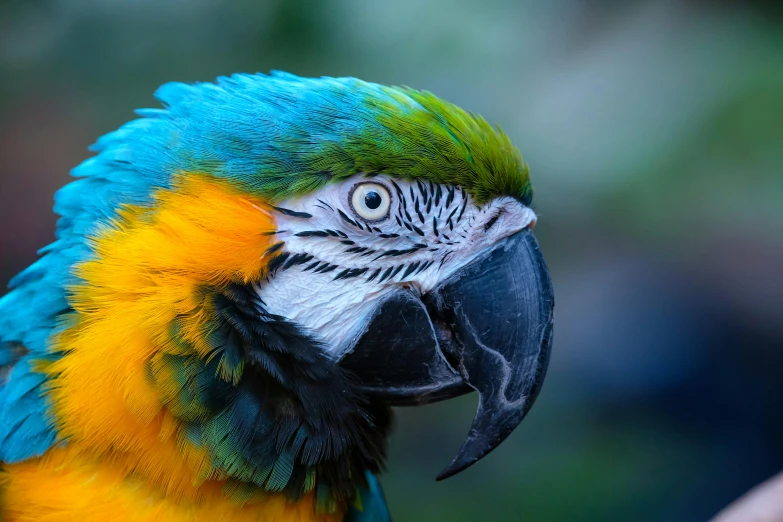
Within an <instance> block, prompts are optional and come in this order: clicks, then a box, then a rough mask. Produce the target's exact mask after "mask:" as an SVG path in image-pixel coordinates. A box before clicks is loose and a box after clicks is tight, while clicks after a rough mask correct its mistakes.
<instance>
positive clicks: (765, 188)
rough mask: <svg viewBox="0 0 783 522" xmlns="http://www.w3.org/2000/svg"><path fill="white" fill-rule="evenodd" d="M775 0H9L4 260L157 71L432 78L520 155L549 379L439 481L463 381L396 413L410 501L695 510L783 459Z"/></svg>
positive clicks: (578, 510) (470, 400) (547, 517)
mask: <svg viewBox="0 0 783 522" xmlns="http://www.w3.org/2000/svg"><path fill="white" fill-rule="evenodd" d="M778 5H779V2H768V3H765V2H750V1H747V2H739V1H737V2H715V1H707V0H703V1H695V0H694V1H674V0H672V1H625V2H623V1H617V0H616V1H609V0H603V1H599V0H593V1H587V0H562V1H561V0H558V1H552V2H541V1H534V0H528V1H511V0H485V1H482V2H478V1H472V2H469V1H466V0H426V1H425V0H397V1H395V2H367V1H361V0H335V1H330V2H308V1H304V0H274V1H269V0H266V1H265V0H253V1H250V0H238V1H237V0H235V1H232V2H224V1H219V0H171V1H166V2H161V1H153V0H136V1H129V0H37V1H31V0H19V1H11V2H8V1H6V2H3V3H2V4H0V177H1V178H0V179H1V180H2V184H0V251H1V252H2V256H0V276H2V277H0V279H2V280H3V281H7V280H8V278H9V277H10V276H11V275H13V274H14V273H16V272H17V271H19V270H21V269H22V268H23V267H25V266H26V265H27V264H28V263H30V262H31V261H32V260H34V259H35V257H36V254H35V251H36V250H37V249H38V248H39V247H41V246H43V245H44V244H46V243H48V242H49V241H50V240H51V238H52V232H53V226H54V219H55V218H54V216H53V214H52V212H51V203H52V194H53V192H54V191H55V190H56V189H57V188H58V187H60V186H61V185H63V184H65V183H67V182H68V179H69V178H68V171H69V169H70V168H72V167H73V166H75V165H77V164H78V163H79V162H80V161H81V160H83V159H84V158H86V157H88V152H87V151H86V146H87V145H89V144H90V143H92V142H93V141H94V140H95V139H96V138H97V137H98V136H99V135H101V134H103V133H105V132H108V131H110V130H112V129H115V128H116V127H118V126H119V125H120V124H122V123H123V122H125V121H126V120H128V119H131V118H132V117H133V113H132V109H134V108H137V107H149V106H154V105H155V101H154V100H153V98H152V93H153V91H154V90H155V88H156V87H157V86H158V85H160V84H161V83H164V82H166V81H169V80H182V81H196V80H201V81H204V80H212V79H214V78H215V77H216V76H218V75H223V74H230V73H232V72H238V71H244V72H255V71H268V70H270V69H284V70H287V71H290V72H293V73H296V74H300V75H312V76H321V75H328V76H343V75H347V76H357V77H360V78H362V79H365V80H370V81H376V82H381V83H391V84H405V85H409V86H411V87H415V88H421V89H427V90H431V91H433V92H435V93H436V94H438V95H439V96H441V97H444V98H445V99H447V100H449V101H452V102H454V103H457V104H458V105H461V106H463V107H465V108H467V109H469V110H471V111H474V112H478V113H481V114H483V115H484V116H486V117H487V118H488V119H489V120H490V121H494V122H498V123H499V124H500V125H502V127H503V128H504V129H505V130H506V131H507V133H508V134H509V135H510V136H511V137H512V139H513V141H514V142H515V143H516V144H517V145H518V147H519V148H520V150H521V151H522V154H523V156H524V157H525V159H526V160H527V161H528V162H529V164H530V166H531V170H532V174H533V179H534V182H535V185H536V189H537V193H536V201H535V206H536V210H537V212H538V213H539V217H540V219H539V226H538V227H537V235H538V237H539V240H540V242H541V244H542V247H543V249H544V251H545V253H546V255H547V259H548V260H549V263H550V268H551V270H552V275H553V279H554V283H555V290H556V296H557V311H556V315H557V321H556V328H555V342H554V352H553V358H552V362H551V366H550V370H549V378H548V380H547V382H546V384H545V386H544V389H543V392H542V394H541V397H540V399H539V402H538V404H537V405H536V406H535V408H533V411H532V412H531V414H530V415H529V417H528V419H527V420H526V421H525V422H524V423H523V424H522V425H521V427H520V428H519V429H518V430H517V431H516V432H515V433H514V434H513V435H512V436H511V437H510V438H509V439H508V441H507V442H505V443H504V444H503V445H502V446H501V447H500V448H499V449H498V450H496V451H495V452H494V453H492V454H491V455H490V456H488V457H487V458H486V459H484V460H483V461H482V462H480V463H479V464H477V465H476V466H474V467H473V468H470V469H469V470H467V471H465V472H464V473H462V474H461V475H458V476H457V477H455V478H452V479H449V480H448V481H446V482H443V483H436V482H435V481H434V480H433V479H434V477H435V475H436V474H437V472H438V471H439V470H440V469H441V467H443V466H445V464H447V463H448V461H449V459H450V458H451V457H452V456H453V454H454V453H455V452H456V450H457V448H458V447H459V445H460V443H461V442H462V439H463V437H464V436H465V434H466V432H467V429H468V427H469V425H470V421H471V419H472V414H473V410H474V408H475V397H474V396H468V397H464V398H462V399H460V400H456V401H451V402H448V403H444V404H438V405H434V406H428V407H424V408H419V409H409V410H401V411H399V420H398V426H397V430H396V432H395V435H394V436H393V438H392V440H391V455H390V458H389V466H388V472H387V473H386V475H385V477H384V485H385V488H386V492H387V496H388V500H389V503H390V505H391V509H392V513H393V514H394V515H395V519H396V520H398V521H442V520H449V521H475V520H482V521H517V520H519V521H615V520H618V521H620V520H622V521H635V522H646V521H667V522H677V521H694V520H706V519H707V518H709V517H710V516H711V515H713V514H714V513H716V512H717V511H718V510H719V509H720V508H721V507H723V506H725V505H726V504H727V503H729V502H730V501H731V500H732V499H734V498H735V497H736V496H738V495H739V494H741V493H742V492H743V491H745V490H746V489H747V488H749V487H750V486H752V485H754V484H755V483H757V482H759V481H761V480H762V479H764V478H766V477H768V476H770V475H771V474H773V473H775V472H776V471H778V470H780V469H781V468H783V415H782V413H783V408H782V407H781V398H783V378H781V375H783V10H782V9H780V8H779V7H777V6H778Z"/></svg>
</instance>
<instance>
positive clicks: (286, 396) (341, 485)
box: [152, 285, 392, 501]
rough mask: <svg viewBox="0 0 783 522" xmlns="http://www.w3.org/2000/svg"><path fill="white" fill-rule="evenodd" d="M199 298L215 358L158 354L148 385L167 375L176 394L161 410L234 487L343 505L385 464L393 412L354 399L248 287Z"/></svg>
mask: <svg viewBox="0 0 783 522" xmlns="http://www.w3.org/2000/svg"><path fill="white" fill-rule="evenodd" d="M202 296H203V298H202V299H203V300H202V309H205V310H212V311H213V312H214V319H213V321H212V324H210V325H209V326H208V328H207V331H205V335H206V336H207V337H206V338H207V340H208V342H209V344H210V346H211V347H212V348H213V350H214V354H213V356H211V357H210V358H209V359H208V360H207V361H204V360H203V359H200V358H199V357H197V356H196V355H192V356H165V357H162V358H159V359H158V360H156V361H155V362H153V368H152V374H153V377H154V378H155V379H156V380H161V379H163V378H164V376H165V378H167V379H168V380H169V381H170V380H171V377H170V376H172V375H173V376H174V377H173V379H174V380H175V381H176V382H175V383H174V385H175V388H177V389H178V393H174V394H172V393H168V394H165V395H166V396H165V397H164V399H165V400H164V402H166V406H167V407H168V408H169V409H170V410H171V411H172V412H173V413H174V414H175V415H177V416H178V417H179V418H180V419H181V421H182V422H183V425H184V427H185V434H186V437H187V439H188V440H189V441H190V442H192V443H194V444H197V445H199V446H202V447H205V448H206V449H207V452H208V454H209V455H210V457H211V458H212V461H213V465H214V466H215V467H216V468H217V469H218V470H220V471H221V472H222V473H225V474H226V475H228V476H230V477H231V478H232V479H234V480H235V481H239V482H240V483H243V484H246V485H251V486H252V485H255V486H256V487H258V488H261V489H263V490H265V491H282V492H285V493H286V494H287V495H288V496H289V497H290V498H299V497H301V496H302V495H303V494H304V493H306V492H308V491H311V490H313V489H317V492H318V497H319V498H321V497H328V498H326V500H327V501H328V500H329V499H333V500H334V499H336V500H348V499H351V498H352V497H353V496H354V494H355V491H356V487H357V485H362V484H363V483H364V481H365V472H366V471H370V472H373V473H376V472H378V471H380V469H381V468H382V466H383V463H384V460H385V457H386V438H387V436H388V433H389V430H390V428H391V422H392V414H391V410H390V409H389V408H388V407H386V406H382V405H380V404H377V403H375V402H373V401H372V400H370V399H368V398H366V397H364V396H363V395H362V394H361V393H359V392H358V390H357V389H356V387H355V385H354V383H353V380H352V378H351V376H350V375H349V374H348V373H347V372H346V371H345V370H344V369H342V368H340V366H339V365H338V364H337V363H336V362H335V361H333V360H331V359H330V358H329V357H328V356H327V355H326V353H325V352H324V351H323V350H322V348H321V347H320V345H319V343H318V342H317V340H315V339H314V338H312V337H311V336H309V335H308V334H307V333H305V332H303V331H302V330H301V329H300V328H299V327H297V326H296V325H295V324H293V323H291V322H289V321H288V320H286V319H285V318H283V317H280V316H276V315H273V314H270V313H268V312H267V311H266V310H265V309H264V307H263V304H262V303H261V301H260V299H259V298H258V296H257V294H256V292H255V291H254V289H253V288H252V287H251V286H242V285H232V286H230V287H228V288H224V289H214V288H211V289H205V291H204V292H202ZM176 326H177V325H176V324H175V325H174V328H173V333H174V337H175V339H177V338H178V339H179V340H180V342H185V341H183V340H182V336H180V335H179V334H178V329H177V327H176ZM161 368H165V369H166V372H165V373H164V372H161V371H160V369H161ZM171 385H172V383H171V382H166V386H167V387H169V388H171ZM234 489H236V490H243V491H244V490H246V489H247V488H234Z"/></svg>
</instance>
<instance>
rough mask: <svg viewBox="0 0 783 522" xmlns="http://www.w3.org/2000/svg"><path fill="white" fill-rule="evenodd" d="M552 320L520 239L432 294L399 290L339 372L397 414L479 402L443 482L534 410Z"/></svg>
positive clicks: (541, 267)
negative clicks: (454, 401)
mask: <svg viewBox="0 0 783 522" xmlns="http://www.w3.org/2000/svg"><path fill="white" fill-rule="evenodd" d="M553 312H554V294H553V291H552V283H551V281H550V278H549V272H548V270H547V268H546V264H545V263H544V258H543V256H542V254H541V250H540V249H539V246H538V243H537V241H536V239H535V236H533V233H532V232H531V231H530V230H524V231H522V232H518V233H517V234H514V235H513V236H511V237H509V238H506V239H504V240H502V241H501V242H499V243H498V244H496V245H494V246H493V247H492V248H491V249H489V250H488V251H487V252H485V253H484V254H482V255H481V256H479V257H478V258H477V259H475V260H474V261H472V262H471V263H469V264H468V265H467V266H465V267H464V268H462V269H461V270H459V271H458V272H457V273H455V274H453V275H452V276H451V277H449V279H448V280H446V281H445V282H443V283H442V284H441V285H440V286H438V287H437V288H435V289H434V290H433V291H431V292H429V293H427V294H425V295H421V296H420V295H417V294H415V293H414V292H412V291H410V290H406V289H400V290H399V291H397V292H396V293H395V294H393V295H392V296H391V297H389V298H388V299H386V300H385V301H384V302H383V303H381V305H380V306H379V307H378V308H377V309H376V311H375V313H374V315H373V317H372V318H371V320H370V322H369V325H368V327H367V329H366V331H365V332H364V334H363V335H362V336H361V337H360V338H359V339H358V340H357V342H356V344H355V345H354V348H353V350H352V351H351V352H350V353H348V354H347V355H346V356H345V357H344V358H343V360H342V361H341V365H342V366H343V367H345V368H347V369H349V370H351V371H352V372H353V373H355V374H356V376H357V378H358V379H359V381H360V386H361V387H362V388H363V390H364V391H365V393H367V394H368V395H372V396H374V397H376V398H379V399H380V400H383V401H384V402H386V403H387V404H390V405H393V406H400V405H412V404H425V403H428V402H434V401H438V400H443V399H448V398H451V397H455V396H457V395H462V394H463V393H466V392H468V391H470V390H471V389H473V390H476V391H477V392H478V393H479V405H478V411H477V412H476V416H475V418H474V420H473V426H472V427H471V429H470V432H469V433H468V436H467V438H466V440H465V442H464V443H463V445H462V448H460V450H459V452H458V453H457V456H456V457H455V458H454V460H453V461H452V462H451V464H449V465H448V466H447V467H446V469H444V470H443V471H442V472H441V473H440V475H438V480H441V479H444V478H447V477H450V476H452V475H454V474H456V473H459V472H460V471H462V470H463V469H465V468H467V467H468V466H470V465H471V464H474V463H475V462H477V461H478V460H479V459H481V458H482V457H484V456H485V455H486V454H487V453H489V452H490V451H492V450H493V449H494V448H496V447H497V446H498V445H499V444H500V443H501V442H503V440H504V439H505V438H506V437H508V435H509V434H510V433H511V432H512V431H513V430H514V428H516V427H517V426H518V425H519V423H520V422H521V421H522V419H523V418H524V417H525V415H526V414H527V412H528V411H529V410H530V407H531V406H532V405H533V402H534V401H535V399H536V397H537V395H538V392H539V391H540V389H541V385H542V383H543V380H544V376H545V374H546V368H547V365H548V362H549V349H550V343H551V339H552V323H553Z"/></svg>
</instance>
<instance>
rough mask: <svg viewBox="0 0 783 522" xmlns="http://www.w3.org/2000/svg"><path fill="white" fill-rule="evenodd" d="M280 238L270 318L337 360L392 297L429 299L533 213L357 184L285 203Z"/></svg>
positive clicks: (465, 197)
mask: <svg viewBox="0 0 783 522" xmlns="http://www.w3.org/2000/svg"><path fill="white" fill-rule="evenodd" d="M278 208H279V209H283V210H289V211H293V212H285V211H281V212H278V213H277V215H276V221H277V228H278V233H277V234H276V238H277V239H279V240H280V241H282V242H284V246H283V247H282V248H281V251H282V252H285V253H288V256H287V258H286V261H284V262H283V263H281V264H280V265H279V266H278V268H277V269H276V270H274V271H273V272H272V273H271V275H270V276H269V278H268V281H266V280H265V281H263V282H261V284H259V285H257V286H256V291H257V292H258V294H259V296H260V298H261V299H262V301H263V302H264V304H265V305H266V308H267V310H268V311H269V312H270V313H273V314H276V315H280V316H283V317H286V318H288V319H289V320H290V321H293V322H294V323H296V324H298V325H299V326H301V327H303V328H305V329H306V330H308V331H309V332H315V333H317V338H319V339H320V340H321V342H322V343H323V346H324V348H325V349H326V350H328V352H329V354H330V355H331V356H333V357H334V358H339V357H341V356H342V355H344V354H345V353H346V352H348V351H350V350H351V349H352V347H353V344H354V343H355V342H356V339H357V338H358V337H360V336H361V334H362V333H363V328H364V327H365V325H366V322H367V319H368V316H369V314H371V313H372V311H373V310H374V309H375V308H376V306H377V304H378V303H379V302H380V301H382V300H383V298H384V297H385V296H387V295H388V294H389V293H390V292H392V291H394V290H395V289H399V288H400V287H406V288H408V289H410V290H413V291H414V292H418V293H425V292H428V291H429V290H431V289H432V288H434V287H436V286H437V285H438V284H439V283H441V282H442V281H444V280H445V279H447V278H448V277H449V276H450V275H451V274H453V273H454V272H455V271H457V270H459V269H460V268H461V267H463V266H465V265H466V264H468V263H470V262H471V260H473V259H474V258H475V256H476V255H478V254H479V253H481V252H483V251H485V250H486V249H487V248H488V247H490V246H491V245H493V244H495V243H496V242H498V241H499V240H501V239H502V238H505V237H508V236H510V235H512V234H514V233H515V232H518V231H520V230H523V229H525V228H528V227H532V226H533V225H534V224H535V221H536V216H535V213H534V212H533V211H532V210H531V209H530V208H528V207H526V206H524V205H523V204H522V203H520V202H519V201H517V200H515V199H513V198H510V197H500V198H496V199H493V200H491V201H489V202H488V203H486V204H484V205H476V204H475V202H474V200H473V198H471V196H470V195H469V194H467V193H466V192H465V191H463V190H462V189H460V188H459V187H454V186H449V185H435V184H432V183H421V182H416V181H414V182H409V181H403V180H399V179H394V178H391V177H388V176H373V177H363V176H354V177H352V178H349V179H347V180H346V181H344V182H342V183H339V184H335V185H330V186H328V187H325V188H323V189H321V190H319V191H316V192H315V193H313V194H311V195H308V196H304V197H301V198H295V199H290V200H287V201H283V202H281V203H280V204H279V205H278Z"/></svg>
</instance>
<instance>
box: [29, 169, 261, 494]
mask: <svg viewBox="0 0 783 522" xmlns="http://www.w3.org/2000/svg"><path fill="white" fill-rule="evenodd" d="M181 179H182V182H181V183H180V184H178V185H177V186H176V187H175V188H174V189H172V190H161V191H159V192H158V193H157V194H156V195H155V201H154V205H153V206H151V208H126V209H124V210H123V211H122V212H121V213H120V217H119V218H118V219H117V220H116V221H115V222H113V223H112V224H111V226H107V227H106V228H105V229H104V230H102V231H101V232H100V233H99V234H97V236H96V237H94V238H93V239H92V246H93V249H94V251H95V256H94V258H93V259H91V260H89V261H86V262H84V263H82V264H80V265H78V266H77V267H76V275H77V276H78V277H79V278H80V279H81V281H83V282H82V283H80V284H78V285H77V286H75V287H73V288H70V289H69V291H70V303H71V306H72V307H73V309H74V310H75V313H74V314H71V316H70V317H69V318H68V319H67V321H68V324H67V325H65V328H64V329H63V330H62V333H61V334H59V335H58V336H57V338H56V339H55V341H54V349H55V350H58V351H61V352H63V353H64V354H65V355H63V356H62V357H61V358H60V359H59V360H57V361H56V362H53V363H51V364H49V365H48V366H46V367H45V368H44V370H45V371H46V372H47V373H48V374H49V375H50V376H51V385H50V388H49V392H48V393H49V396H50V398H51V400H52V403H53V405H54V414H55V418H56V424H57V430H58V433H59V434H60V436H61V438H62V439H67V442H68V453H69V455H71V457H73V456H74V455H82V456H84V457H89V458H101V459H103V460H104V461H105V462H111V463H112V465H114V466H117V467H118V468H119V469H120V470H121V472H122V473H125V474H128V473H131V472H132V473H133V474H134V475H137V476H139V475H140V476H142V477H144V478H145V479H146V480H147V482H148V483H151V484H152V485H154V486H155V487H157V488H160V489H161V490H162V491H163V492H165V493H166V494H167V495H174V496H177V497H191V498H195V497H200V496H202V495H203V492H204V488H205V487H206V486H207V484H206V483H208V482H209V481H221V480H222V479H223V478H224V477H222V476H221V474H220V473H219V472H218V471H216V470H215V469H214V468H213V467H212V465H211V463H210V462H209V461H208V459H207V457H206V455H205V454H204V452H203V451H202V450H199V449H198V448H195V447H192V446H191V445H189V444H188V443H187V442H186V441H185V440H184V437H182V436H181V434H180V433H179V430H178V425H177V422H176V421H175V420H174V418H173V416H172V415H170V414H169V413H168V412H167V411H166V410H165V409H164V408H163V407H162V405H161V400H160V396H159V394H160V392H161V390H159V389H157V388H155V387H154V386H153V385H152V381H151V379H150V376H149V371H150V368H149V362H150V361H151V360H152V359H153V358H154V357H155V356H156V355H158V354H163V353H176V352H177V350H178V347H177V346H176V345H175V343H173V342H172V341H171V340H170V336H169V328H170V325H171V323H172V321H173V320H174V319H175V318H177V317H180V322H181V323H184V324H182V327H183V328H185V329H190V330H191V331H192V332H193V335H189V336H188V337H191V338H197V337H198V336H197V335H195V333H196V332H203V330H201V328H202V327H203V323H204V321H205V320H206V317H203V316H204V315H205V312H203V311H202V312H200V313H194V311H195V310H196V309H197V308H198V307H197V301H196V298H195V297H194V295H195V293H196V291H197V289H198V287H199V286H200V285H204V284H212V285H222V284H228V283H231V282H242V283H247V282H250V281H254V280H258V279H259V278H260V277H261V276H262V275H263V272H264V269H265V266H266V262H267V260H266V259H265V258H264V252H265V251H266V249H268V248H269V246H270V245H271V244H272V242H273V241H274V239H273V236H272V235H270V232H274V230H275V223H274V221H273V219H272V217H271V216H270V214H269V213H268V212H267V211H266V206H265V204H264V203H263V202H262V201H259V200H256V199H252V198H250V197H248V196H247V195H245V194H241V195H240V194H237V193H235V192H232V191H231V190H230V189H228V188H227V187H225V186H223V185H221V184H219V183H217V182H215V181H214V180H206V179H205V178H203V177H200V176H197V175H193V174H190V175H188V176H187V180H185V179H184V177H183V178H181ZM182 317H185V318H186V319H185V320H184V321H183V320H182ZM195 348H196V350H197V351H200V347H199V346H198V345H196V346H195ZM204 351H205V353H206V351H207V350H206V347H204Z"/></svg>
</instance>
